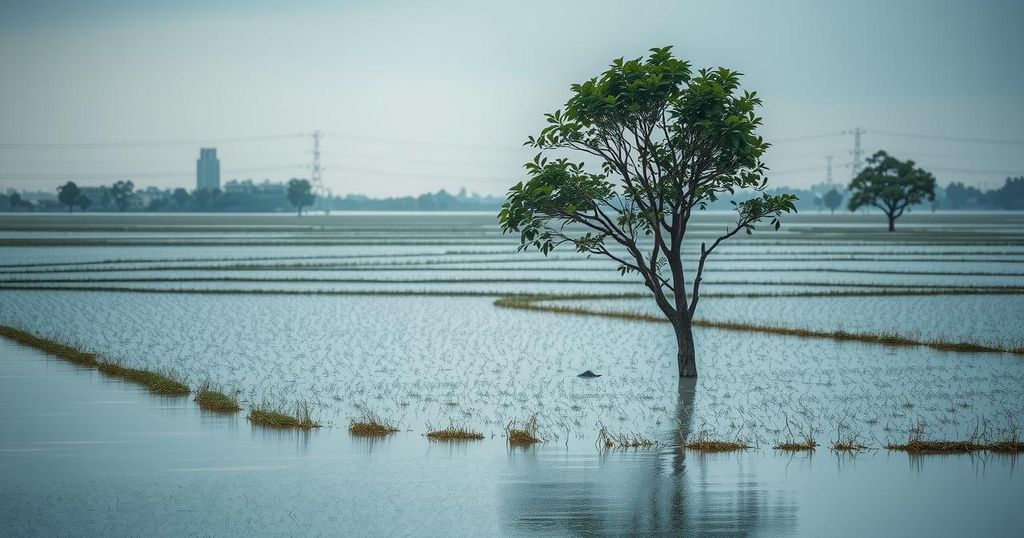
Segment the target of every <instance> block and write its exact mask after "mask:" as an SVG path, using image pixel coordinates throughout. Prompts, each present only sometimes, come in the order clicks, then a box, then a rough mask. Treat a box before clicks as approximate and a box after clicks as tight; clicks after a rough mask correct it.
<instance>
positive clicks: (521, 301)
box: [494, 289, 1024, 355]
mask: <svg viewBox="0 0 1024 538" xmlns="http://www.w3.org/2000/svg"><path fill="white" fill-rule="evenodd" d="M919 291H920V292H918V290H904V291H901V292H897V293H893V292H880V293H879V294H880V295H886V296H891V295H947V294H952V295H960V294H970V295H975V294H983V295H987V294H993V295H998V294H1005V293H1006V291H1005V290H1003V291H999V292H993V293H990V290H985V289H979V290H957V289H954V290H944V291H941V292H940V291H938V290H936V291H934V292H933V291H930V290H919ZM960 292H965V293H960ZM812 293H813V292H812ZM871 294H872V295H873V294H874V293H873V292H872V293H871ZM751 295H752V294H737V295H736V296H737V297H750V296H751ZM820 295H821V296H849V295H862V294H861V292H853V293H852V294H847V293H845V292H838V293H822V294H820ZM709 296H716V297H722V296H724V295H709ZM761 296H767V295H766V294H762V295H761ZM772 296H801V297H803V296H810V295H809V294H804V293H801V294H799V295H797V294H785V293H782V294H775V295H772ZM620 297H621V296H620ZM596 298H602V299H605V298H612V297H609V296H601V297H598V296H596V295H595V296H585V295H581V296H573V297H569V296H557V295H534V296H510V297H503V298H501V299H498V300H497V301H495V303H494V304H495V305H496V306H500V307H505V308H517V309H523V310H534V311H540V312H555V313H562V314H575V315H581V316H598V317H608V318H616V319H625V320H631V321H644V322H651V323H667V322H668V320H667V319H665V318H664V317H663V316H656V315H653V314H643V313H639V312H622V311H614V310H590V309H587V308H582V307H578V306H562V305H552V304H537V303H538V302H540V301H554V300H570V299H572V300H582V299H596ZM693 325H694V326H696V327H708V328H713V329H723V330H730V331H745V332H759V333H768V334H778V335H782V336H797V337H803V338H828V339H832V340H847V341H857V342H865V343H869V344H883V345H888V346H901V347H914V346H924V347H929V348H932V349H938V350H942V351H959V352H972V353H1012V354H1016V355H1024V345H1018V346H999V345H993V344H983V343H978V342H962V341H951V340H920V339H916V338H910V337H907V336H903V335H899V334H896V333H852V332H847V331H842V330H838V331H821V330H815V329H809V328H798V327H779V326H776V325H764V324H757V323H745V322H737V321H716V320H706V319H698V320H694V321H693Z"/></svg>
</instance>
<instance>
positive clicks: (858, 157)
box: [843, 127, 864, 177]
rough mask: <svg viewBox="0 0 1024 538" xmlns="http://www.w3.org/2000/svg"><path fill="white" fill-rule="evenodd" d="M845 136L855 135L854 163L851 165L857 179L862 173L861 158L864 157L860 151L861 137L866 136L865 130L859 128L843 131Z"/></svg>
mask: <svg viewBox="0 0 1024 538" xmlns="http://www.w3.org/2000/svg"><path fill="white" fill-rule="evenodd" d="M843 134H852V135H853V163H852V164H851V165H850V169H851V171H852V173H853V177H857V174H859V173H860V167H861V157H863V152H862V151H861V149H860V135H862V134H864V129H861V128H860V127H857V128H855V129H853V130H852V131H843Z"/></svg>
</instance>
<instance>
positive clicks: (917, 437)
mask: <svg viewBox="0 0 1024 538" xmlns="http://www.w3.org/2000/svg"><path fill="white" fill-rule="evenodd" d="M984 437H985V435H984V430H983V429H976V430H975V432H974V434H973V435H971V437H970V438H968V439H965V440H962V441H958V440H953V441H949V440H936V439H925V435H924V426H923V425H922V424H918V425H916V426H914V427H912V428H910V434H909V436H908V438H907V442H906V443H889V444H887V445H885V448H886V449H888V450H897V451H900V452H907V453H910V454H964V453H967V452H977V451H980V450H988V451H991V452H999V453H1004V454H1013V453H1017V452H1024V443H1022V442H1021V440H1020V437H1019V436H1018V434H1017V433H1016V432H1014V433H1012V434H1011V435H1010V436H1009V437H1007V438H1006V439H1002V440H999V441H994V442H985V441H983V440H982V439H983V438H984Z"/></svg>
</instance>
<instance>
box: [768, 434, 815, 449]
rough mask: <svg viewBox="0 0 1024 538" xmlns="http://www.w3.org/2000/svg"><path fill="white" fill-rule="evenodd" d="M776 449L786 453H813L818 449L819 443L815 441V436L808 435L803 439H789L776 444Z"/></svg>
mask: <svg viewBox="0 0 1024 538" xmlns="http://www.w3.org/2000/svg"><path fill="white" fill-rule="evenodd" d="M774 448H775V450H782V451H784V452H803V451H813V450H814V449H815V448H818V441H817V440H815V439H814V436H813V435H811V434H807V435H805V436H804V438H803V439H788V440H786V441H783V442H781V443H778V444H776V445H775V447H774Z"/></svg>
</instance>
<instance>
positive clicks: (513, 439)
mask: <svg viewBox="0 0 1024 538" xmlns="http://www.w3.org/2000/svg"><path fill="white" fill-rule="evenodd" d="M505 432H506V435H507V437H508V442H509V444H513V445H532V444H534V443H540V442H543V439H541V438H540V436H539V435H538V434H537V416H536V415H533V416H531V417H530V418H529V419H528V420H527V421H526V422H524V423H523V424H522V425H521V426H520V425H517V424H515V423H514V422H509V423H508V425H507V426H505Z"/></svg>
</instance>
